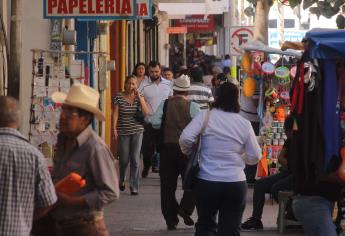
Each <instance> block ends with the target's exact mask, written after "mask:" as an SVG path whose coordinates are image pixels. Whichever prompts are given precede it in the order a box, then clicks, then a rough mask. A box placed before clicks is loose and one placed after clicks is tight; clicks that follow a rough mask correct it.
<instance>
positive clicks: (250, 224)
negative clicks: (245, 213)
mask: <svg viewBox="0 0 345 236" xmlns="http://www.w3.org/2000/svg"><path fill="white" fill-rule="evenodd" d="M241 228H242V229H263V228H264V227H263V225H262V222H261V220H259V219H256V218H254V217H250V218H249V219H248V220H247V221H246V222H244V223H243V224H241Z"/></svg>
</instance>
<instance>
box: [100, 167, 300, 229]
mask: <svg viewBox="0 0 345 236" xmlns="http://www.w3.org/2000/svg"><path fill="white" fill-rule="evenodd" d="M178 189H179V190H178V193H177V195H178V196H179V197H180V196H181V192H182V191H181V186H179V187H178ZM252 195H253V190H252V189H249V191H248V197H247V206H246V210H245V213H244V216H243V219H246V218H248V217H249V216H250V214H251V211H252ZM267 198H268V197H267ZM277 214H278V205H277V204H276V203H272V201H271V200H270V199H267V202H266V205H265V208H264V214H263V224H264V230H260V231H246V232H242V233H241V235H244V236H251V235H279V234H278V231H277V226H276V219H277ZM105 218H106V223H107V226H108V229H109V232H110V235H111V236H115V235H116V236H139V235H152V236H163V235H164V236H165V235H169V236H177V235H181V236H187V235H188V236H192V235H193V233H194V228H193V227H190V226H186V225H184V223H183V220H182V219H180V223H179V224H178V226H177V230H175V231H167V230H166V225H165V222H164V220H163V216H162V214H161V210H160V196H159V177H158V174H155V173H150V175H149V177H148V178H146V179H141V182H140V189H139V195H138V196H131V195H130V193H129V190H128V188H126V190H125V191H124V192H121V197H120V199H119V200H118V201H117V202H115V203H113V204H111V205H110V206H108V207H107V208H106V210H105ZM192 218H193V219H194V220H195V221H196V219H197V216H196V213H195V212H194V214H193V217H192ZM284 235H285V236H290V235H303V232H302V231H301V230H287V232H286V233H285V234H284Z"/></svg>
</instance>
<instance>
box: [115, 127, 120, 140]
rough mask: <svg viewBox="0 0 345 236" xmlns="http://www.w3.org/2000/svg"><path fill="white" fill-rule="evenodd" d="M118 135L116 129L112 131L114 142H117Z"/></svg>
mask: <svg viewBox="0 0 345 236" xmlns="http://www.w3.org/2000/svg"><path fill="white" fill-rule="evenodd" d="M118 136H119V135H118V133H117V129H114V139H115V141H116V140H117V138H118Z"/></svg>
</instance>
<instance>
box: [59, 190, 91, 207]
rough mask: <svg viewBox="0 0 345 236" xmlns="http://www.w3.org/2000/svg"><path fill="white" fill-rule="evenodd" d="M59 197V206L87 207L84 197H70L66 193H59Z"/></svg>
mask: <svg viewBox="0 0 345 236" xmlns="http://www.w3.org/2000/svg"><path fill="white" fill-rule="evenodd" d="M56 195H57V196H58V202H57V205H58V206H84V205H86V200H85V199H84V198H83V197H76V196H70V195H68V194H65V193H61V192H57V193H56Z"/></svg>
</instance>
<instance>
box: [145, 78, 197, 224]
mask: <svg viewBox="0 0 345 236" xmlns="http://www.w3.org/2000/svg"><path fill="white" fill-rule="evenodd" d="M189 88H190V78H189V77H188V76H187V75H182V76H180V77H179V78H177V79H176V80H175V81H174V86H173V90H174V96H173V97H169V99H167V100H165V101H163V102H161V104H160V105H159V107H158V108H157V111H156V112H155V114H154V115H153V117H152V119H151V123H152V127H153V128H155V129H159V128H160V129H161V131H162V132H161V140H162V143H163V144H162V148H161V160H160V168H159V176H160V182H161V208H162V213H163V216H164V219H165V221H166V224H167V227H168V230H175V229H176V226H177V224H178V222H179V219H178V217H177V215H180V216H181V217H182V218H183V220H184V223H185V224H186V225H194V221H193V219H192V218H191V217H190V216H191V215H192V213H193V210H194V206H195V204H194V200H193V196H192V192H184V193H183V196H182V199H181V201H180V203H177V200H176V196H175V192H176V187H177V179H178V176H179V175H183V173H184V170H185V168H186V165H187V162H188V158H187V157H186V156H184V155H183V153H182V152H181V149H180V146H179V142H178V141H179V138H180V135H181V133H182V130H183V129H184V128H185V127H186V126H187V125H188V123H189V122H190V121H191V120H192V118H193V117H194V116H195V115H196V114H197V113H198V112H199V111H200V108H199V105H198V104H197V103H194V102H191V101H188V99H187V95H188V90H189Z"/></svg>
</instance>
